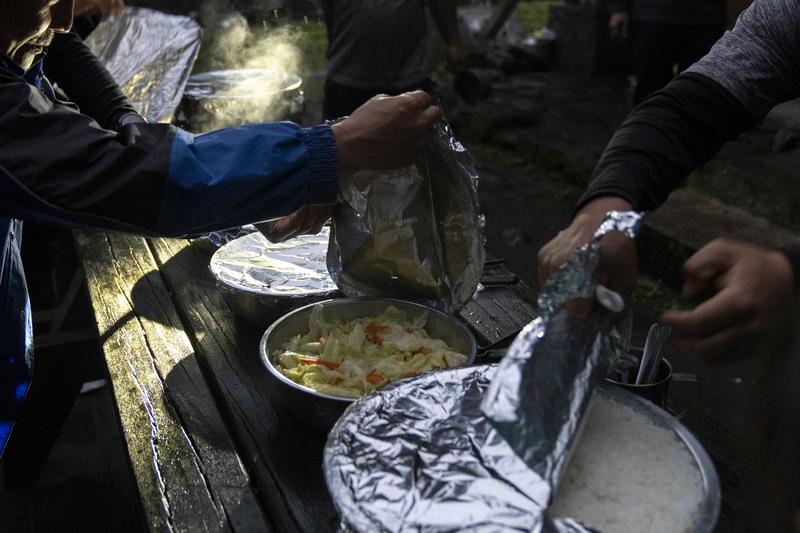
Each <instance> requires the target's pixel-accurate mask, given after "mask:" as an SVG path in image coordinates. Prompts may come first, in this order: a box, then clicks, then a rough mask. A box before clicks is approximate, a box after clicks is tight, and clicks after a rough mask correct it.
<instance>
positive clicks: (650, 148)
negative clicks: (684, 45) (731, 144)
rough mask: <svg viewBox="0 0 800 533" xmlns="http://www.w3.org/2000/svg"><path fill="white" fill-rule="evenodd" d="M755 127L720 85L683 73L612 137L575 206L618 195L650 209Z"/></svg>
mask: <svg viewBox="0 0 800 533" xmlns="http://www.w3.org/2000/svg"><path fill="white" fill-rule="evenodd" d="M755 124H756V122H755V120H754V119H753V118H752V116H751V115H750V113H749V112H748V111H747V109H745V107H744V106H743V105H742V104H741V103H740V102H739V101H738V100H737V99H736V98H734V97H733V96H732V95H731V94H730V93H729V92H728V91H727V90H726V89H724V88H723V87H722V86H721V85H719V84H717V83H716V82H715V81H713V80H711V79H710V78H707V77H705V76H702V75H700V74H682V75H680V76H678V77H677V78H676V79H675V80H673V81H672V82H671V83H670V84H669V85H667V87H666V88H664V89H662V90H661V91H658V92H656V93H654V94H653V95H652V96H650V97H649V98H648V99H646V100H645V101H644V102H642V103H641V104H640V105H639V106H638V107H637V108H636V109H635V110H634V111H633V113H631V115H630V116H629V117H628V118H627V119H626V120H625V122H623V124H622V126H620V128H619V129H618V130H617V131H616V132H615V133H614V136H613V137H612V138H611V142H609V144H608V146H607V147H606V149H605V151H604V152H603V155H602V156H601V158H600V161H599V162H598V163H597V166H596V167H595V170H594V173H593V176H592V182H591V183H590V185H589V188H588V189H587V191H586V193H585V194H584V195H583V197H582V198H581V200H580V202H579V205H578V207H579V208H580V207H582V206H583V205H585V204H586V203H588V202H589V201H591V200H592V199H594V198H598V197H601V196H617V197H620V198H624V199H625V200H627V201H628V202H629V203H630V204H631V205H632V206H633V208H634V209H636V210H639V211H649V210H652V209H655V208H656V207H658V206H660V205H661V204H663V203H664V202H665V201H666V200H667V197H668V196H669V194H670V193H671V192H672V191H673V190H674V189H675V188H676V187H678V185H679V184H680V182H681V181H682V180H683V179H684V178H685V177H686V176H688V175H689V173H691V172H692V171H693V170H694V169H696V168H697V167H698V166H699V165H701V164H702V163H703V162H705V161H707V160H708V159H710V158H711V157H713V156H714V155H715V154H716V153H717V152H718V151H719V149H720V148H721V147H722V145H723V144H725V143H726V142H728V141H731V140H733V139H735V138H737V137H738V136H739V135H741V134H742V133H743V132H744V131H746V130H748V129H750V128H752V127H753V126H755Z"/></svg>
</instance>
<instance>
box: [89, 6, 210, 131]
mask: <svg viewBox="0 0 800 533" xmlns="http://www.w3.org/2000/svg"><path fill="white" fill-rule="evenodd" d="M200 37H201V30H200V26H199V25H198V24H197V23H196V22H195V21H194V20H192V19H191V18H189V17H184V16H179V15H168V14H166V13H161V12H159V11H154V10H152V9H147V8H139V7H126V8H125V9H124V10H123V11H122V12H121V13H119V14H113V15H110V16H109V17H107V18H106V19H105V20H103V22H101V23H100V25H99V26H98V27H97V29H95V30H94V31H93V32H92V34H91V35H90V36H89V37H88V39H86V44H87V45H88V46H89V48H90V49H91V50H92V52H94V54H95V55H96V56H97V57H99V58H100V60H101V61H102V62H103V64H104V65H105V66H106V68H107V69H108V70H109V72H110V73H111V75H112V76H113V77H114V79H115V80H116V81H117V83H119V85H120V87H121V88H122V92H123V93H124V94H125V95H126V96H127V97H128V99H129V100H130V102H131V104H132V105H133V107H134V108H136V110H137V111H138V112H139V113H140V114H141V115H143V116H144V117H145V118H147V120H148V121H150V122H170V121H171V120H172V115H173V113H174V112H175V108H176V107H177V106H178V103H179V102H180V100H181V96H182V95H183V89H184V86H185V85H186V80H187V79H188V78H189V74H190V73H191V71H192V67H193V66H194V62H195V60H196V59H197V53H198V51H199V50H200Z"/></svg>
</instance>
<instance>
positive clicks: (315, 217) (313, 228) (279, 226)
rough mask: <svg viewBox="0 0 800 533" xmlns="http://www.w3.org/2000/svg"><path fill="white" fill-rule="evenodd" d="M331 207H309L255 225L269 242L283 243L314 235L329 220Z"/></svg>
mask: <svg viewBox="0 0 800 533" xmlns="http://www.w3.org/2000/svg"><path fill="white" fill-rule="evenodd" d="M332 210H333V206H330V205H309V206H306V207H303V208H301V209H298V210H297V211H295V212H294V213H292V214H291V215H286V216H285V217H281V218H278V219H276V220H271V221H269V222H262V223H261V224H256V225H255V226H256V228H257V229H258V231H260V232H261V233H262V234H263V235H264V236H265V237H266V238H267V239H268V240H269V241H270V242H283V241H287V240H289V239H292V238H294V237H297V236H298V235H315V234H317V233H319V232H320V230H321V229H322V226H324V225H325V222H327V221H328V219H329V218H331V211H332Z"/></svg>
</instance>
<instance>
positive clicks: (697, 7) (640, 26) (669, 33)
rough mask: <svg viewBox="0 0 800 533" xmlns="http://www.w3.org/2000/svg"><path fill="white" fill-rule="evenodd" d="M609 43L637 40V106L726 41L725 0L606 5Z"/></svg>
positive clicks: (625, 0) (617, 0)
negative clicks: (719, 40) (720, 42)
mask: <svg viewBox="0 0 800 533" xmlns="http://www.w3.org/2000/svg"><path fill="white" fill-rule="evenodd" d="M607 1H608V9H609V12H610V17H609V21H608V26H609V32H610V35H611V38H612V39H613V40H615V41H617V42H623V41H626V40H627V39H628V38H629V37H631V38H632V39H633V51H634V57H635V62H636V79H637V81H636V90H635V92H634V95H633V103H634V104H638V103H639V102H641V101H642V100H644V99H645V98H646V97H647V96H648V95H649V94H651V93H653V92H655V91H657V90H659V89H661V88H662V87H664V86H665V85H666V84H667V83H669V81H670V80H671V79H672V78H674V77H675V69H676V67H677V71H678V72H683V71H684V70H686V69H687V68H689V66H691V65H692V64H693V63H695V62H696V61H697V60H698V59H700V58H701V57H703V56H704V55H705V54H706V53H707V52H708V51H709V50H710V49H711V46H712V45H713V44H714V43H715V42H716V41H717V39H719V38H720V37H721V36H722V33H723V32H724V31H725V24H726V18H727V14H726V7H727V5H726V4H727V2H726V0H607Z"/></svg>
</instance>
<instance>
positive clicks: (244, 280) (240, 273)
mask: <svg viewBox="0 0 800 533" xmlns="http://www.w3.org/2000/svg"><path fill="white" fill-rule="evenodd" d="M328 239H329V229H328V228H327V227H324V228H322V231H320V233H318V234H317V235H301V236H299V237H296V238H294V239H291V240H289V241H286V242H282V243H271V242H269V241H268V240H267V238H266V237H264V236H263V235H262V234H261V233H259V232H254V233H251V234H249V235H245V236H244V237H239V238H238V239H235V240H233V241H231V242H229V243H228V244H226V245H224V246H222V247H221V248H220V249H219V250H217V252H216V253H215V254H214V256H213V257H212V258H211V263H210V268H211V273H212V274H213V275H214V277H215V278H216V279H217V282H218V283H219V284H222V285H224V286H225V287H226V288H227V289H233V290H240V291H243V292H250V293H256V294H259V295H263V296H281V297H283V296H308V295H309V294H320V295H328V294H331V293H332V292H334V291H336V285H335V284H334V283H333V280H332V279H331V277H330V276H329V275H328V270H327V267H326V254H327V249H328Z"/></svg>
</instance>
